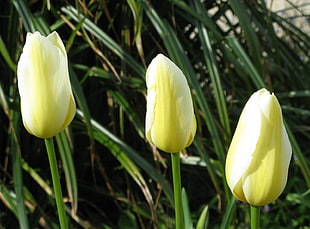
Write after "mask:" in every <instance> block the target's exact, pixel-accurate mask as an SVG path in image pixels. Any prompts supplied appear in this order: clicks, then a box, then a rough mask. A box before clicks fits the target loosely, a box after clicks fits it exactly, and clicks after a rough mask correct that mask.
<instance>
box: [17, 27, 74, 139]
mask: <svg viewBox="0 0 310 229" xmlns="http://www.w3.org/2000/svg"><path fill="white" fill-rule="evenodd" d="M17 78H18V89H19V94H20V99H21V113H22V119H23V123H24V126H25V128H26V129H27V131H28V132H29V133H30V134H32V135H35V136H37V137H39V138H50V137H53V136H55V135H56V134H57V133H59V132H60V131H62V130H63V129H64V128H66V127H67V126H68V125H69V124H70V122H71V121H72V119H73V117H74V115H75V111H76V106H75V101H74V97H73V94H72V90H71V85H70V79H69V71H68V60H67V53H66V50H65V47H64V45H63V43H62V40H61V39H60V37H59V35H58V34H57V32H53V33H51V34H49V35H48V36H47V37H44V36H42V35H41V34H40V33H39V32H35V33H33V34H32V33H28V34H27V38H26V43H25V46H24V48H23V53H22V54H21V56H20V59H19V62H18V66H17Z"/></svg>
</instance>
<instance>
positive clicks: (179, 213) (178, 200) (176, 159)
mask: <svg viewBox="0 0 310 229" xmlns="http://www.w3.org/2000/svg"><path fill="white" fill-rule="evenodd" d="M171 163H172V178H173V193H174V211H175V224H176V229H184V219H183V205H182V194H181V172H180V153H179V152H178V153H171Z"/></svg>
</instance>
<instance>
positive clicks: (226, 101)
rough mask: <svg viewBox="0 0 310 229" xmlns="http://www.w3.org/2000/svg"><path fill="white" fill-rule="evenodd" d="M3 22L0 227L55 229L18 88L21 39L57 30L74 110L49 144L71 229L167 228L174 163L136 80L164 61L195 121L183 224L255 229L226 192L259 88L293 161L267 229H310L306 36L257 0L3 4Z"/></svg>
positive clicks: (39, 154)
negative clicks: (150, 135)
mask: <svg viewBox="0 0 310 229" xmlns="http://www.w3.org/2000/svg"><path fill="white" fill-rule="evenodd" d="M289 2H290V1H289ZM305 4H307V5H308V7H309V5H310V4H309V3H305ZM292 7H294V6H292ZM295 7H297V8H298V7H299V6H295ZM300 7H302V6H300ZM0 16H1V27H0V54H1V55H0V66H1V73H0V105H1V108H2V109H1V111H0V123H1V125H0V126H1V130H0V148H1V153H0V209H1V212H0V228H55V229H56V228H59V226H58V218H57V215H56V214H57V210H56V205H55V201H54V195H53V190H52V181H51V176H50V171H49V169H48V168H49V166H48V159H47V153H46V150H45V147H44V142H43V141H42V140H41V139H37V138H35V137H33V136H31V135H29V134H28V133H27V132H26V131H25V129H24V127H23V124H22V122H21V117H20V108H19V96H18V91H17V82H16V65H17V62H18V58H19V56H20V53H21V51H22V47H23V45H24V42H25V37H26V33H27V32H34V31H40V32H41V33H42V34H45V35H46V34H48V33H50V32H51V31H53V30H56V31H57V32H58V33H59V34H60V36H61V38H62V39H63V41H64V43H65V45H66V49H67V52H68V58H69V62H70V63H69V65H70V77H71V82H72V86H73V90H74V95H75V98H76V101H77V105H78V112H77V115H76V117H75V119H74V120H73V122H72V124H71V125H70V127H69V128H68V129H67V130H66V131H65V132H63V133H61V134H60V135H59V136H57V138H56V144H57V147H56V151H57V154H58V157H57V158H58V159H59V161H58V163H59V171H60V180H61V184H62V190H63V195H64V197H65V199H64V201H65V208H66V212H67V215H68V216H69V217H68V218H69V221H70V228H173V227H174V224H175V222H174V211H173V193H172V185H171V183H172V181H171V179H172V178H171V165H170V155H168V154H166V153H163V152H159V151H158V150H157V149H155V148H154V147H153V146H151V145H150V144H148V142H147V141H146V139H145V137H144V115H145V109H146V107H145V105H146V102H145V94H146V86H145V80H144V75H145V70H146V67H147V65H148V64H149V63H150V61H151V60H152V58H154V57H155V56H156V54H158V53H163V54H165V55H167V56H168V57H169V58H170V59H172V60H173V61H174V62H175V63H176V64H177V65H178V66H179V67H180V68H181V69H182V71H183V72H184V74H185V75H186V77H187V79H188V82H189V84H190V87H191V90H192V95H193V100H194V106H195V113H196V116H197V122H198V130H197V135H196V138H195V141H194V143H193V144H192V145H191V146H190V147H189V148H188V149H187V150H186V151H185V152H183V153H182V158H181V162H182V164H181V172H182V185H183V187H184V188H185V189H184V190H186V192H185V191H183V200H187V201H185V202H184V203H183V204H184V206H186V208H185V213H184V214H185V216H186V223H187V225H193V226H194V227H197V228H247V227H248V226H249V206H247V205H246V204H244V203H240V202H239V201H236V200H235V199H234V198H233V197H232V196H231V193H230V191H229V189H228V187H227V184H226V181H225V174H224V166H225V157H226V151H227V149H228V147H229V143H230V140H231V137H232V134H233V130H234V128H235V127H236V123H237V121H238V117H239V115H240V112H241V109H242V107H243V106H244V104H245V102H246V101H247V99H248V98H249V96H250V95H251V94H252V93H253V92H254V91H256V90H257V89H260V88H261V87H266V88H267V89H269V90H271V91H273V92H274V93H275V94H276V95H277V96H278V98H279V101H280V104H281V105H282V108H283V115H284V118H285V121H286V126H287V128H288V132H289V136H290V139H291V143H292V146H293V153H294V157H293V158H292V161H291V166H290V171H289V180H288V183H287V187H286V188H285V190H284V193H283V194H282V195H281V196H280V198H279V199H278V200H277V201H276V202H275V203H273V204H270V205H269V206H265V207H264V208H263V209H262V212H261V227H262V228H309V224H310V219H309V209H310V203H309V188H310V170H309V167H310V163H309V158H310V150H309V149H310V132H309V130H310V123H309V114H310V106H309V105H310V100H309V98H310V93H309V90H310V88H309V87H310V78H309V72H310V63H309V62H310V59H309V57H310V53H309V50H310V37H309V31H308V33H306V31H304V30H302V28H299V27H298V26H296V25H295V24H294V21H292V20H290V18H288V17H285V15H283V14H282V13H281V12H273V11H270V10H269V9H268V7H267V6H266V5H265V1H236V0H228V1H224V0H222V1H200V0H187V1H182V0H168V1H165V2H164V3H163V1H146V0H127V1H124V0H122V1H113V0H105V1H101V0H93V1H62V0H58V1H49V0H47V1H24V0H11V1H8V0H7V1H5V4H4V3H3V4H1V7H0ZM304 16H305V18H307V17H308V19H309V15H304ZM305 23H308V24H306V25H308V28H309V21H305ZM278 29H281V31H282V33H281V34H279V33H278V32H277V30H278ZM51 125H52V124H51ZM258 185H259V184H258ZM189 227H191V226H189Z"/></svg>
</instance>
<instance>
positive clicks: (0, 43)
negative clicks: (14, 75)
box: [0, 36, 16, 72]
mask: <svg viewBox="0 0 310 229" xmlns="http://www.w3.org/2000/svg"><path fill="white" fill-rule="evenodd" d="M0 53H1V54H2V56H3V58H4V60H5V61H6V63H7V65H8V66H9V67H10V68H11V69H12V70H13V71H14V72H16V65H15V64H14V62H13V61H12V59H11V57H10V54H9V52H8V50H7V48H6V46H5V44H4V42H3V40H2V36H0Z"/></svg>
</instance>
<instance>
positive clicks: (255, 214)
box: [251, 205, 260, 229]
mask: <svg viewBox="0 0 310 229" xmlns="http://www.w3.org/2000/svg"><path fill="white" fill-rule="evenodd" d="M259 218H260V207H258V206H252V205H251V229H259Z"/></svg>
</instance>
